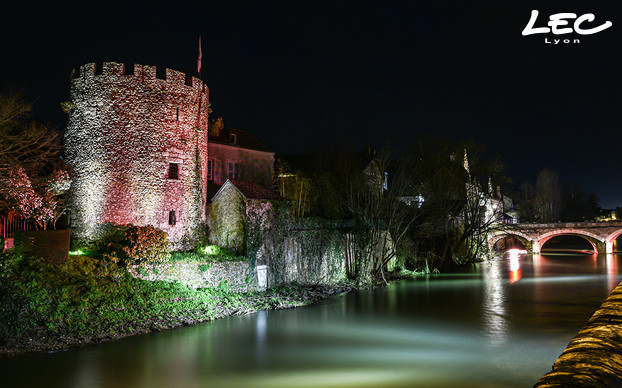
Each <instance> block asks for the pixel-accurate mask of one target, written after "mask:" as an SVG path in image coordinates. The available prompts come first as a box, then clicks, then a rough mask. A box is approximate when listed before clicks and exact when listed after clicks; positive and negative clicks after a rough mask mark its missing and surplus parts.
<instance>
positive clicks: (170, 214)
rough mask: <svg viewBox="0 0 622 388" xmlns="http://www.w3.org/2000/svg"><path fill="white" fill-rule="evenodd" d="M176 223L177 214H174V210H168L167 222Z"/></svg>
mask: <svg viewBox="0 0 622 388" xmlns="http://www.w3.org/2000/svg"><path fill="white" fill-rule="evenodd" d="M176 223H177V216H175V210H171V211H169V212H168V224H169V225H175V224H176Z"/></svg>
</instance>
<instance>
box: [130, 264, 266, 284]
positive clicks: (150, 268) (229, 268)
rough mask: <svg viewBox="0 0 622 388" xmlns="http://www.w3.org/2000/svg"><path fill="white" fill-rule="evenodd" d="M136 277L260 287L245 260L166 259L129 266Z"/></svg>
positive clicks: (252, 270) (151, 279) (152, 279)
mask: <svg viewBox="0 0 622 388" xmlns="http://www.w3.org/2000/svg"><path fill="white" fill-rule="evenodd" d="M129 271H130V273H131V274H132V275H133V276H134V277H137V278H140V279H144V280H149V281H154V280H161V281H165V282H179V283H182V284H184V285H186V286H188V287H191V288H206V287H219V286H220V287H222V286H226V287H228V288H230V289H232V290H235V291H240V292H246V291H253V290H260V287H259V285H258V283H257V274H256V271H255V268H254V267H252V266H251V265H250V264H249V263H248V262H245V261H242V262H240V261H235V262H233V261H232V262H205V263H167V264H143V265H141V266H132V267H130V268H129Z"/></svg>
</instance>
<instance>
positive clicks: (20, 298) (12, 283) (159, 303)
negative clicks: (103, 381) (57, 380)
mask: <svg viewBox="0 0 622 388" xmlns="http://www.w3.org/2000/svg"><path fill="white" fill-rule="evenodd" d="M1 256H2V257H1V260H0V280H1V282H0V305H1V306H2V309H0V359H1V358H6V357H13V356H20V355H25V354H29V353H37V352H55V351H63V350H66V349H68V348H74V347H79V346H85V345H93V344H98V343H102V342H107V341H111V340H118V339H122V338H125V337H129V336H134V335H139V334H148V333H154V332H159V331H162V330H168V329H172V328H176V327H181V326H188V325H194V324H197V323H201V322H209V321H212V320H215V319H219V318H224V317H229V316H236V315H246V314H252V313H255V312H257V311H260V310H274V309H286V308H293V307H301V306H306V305H309V304H311V303H314V302H317V301H320V300H324V299H326V298H329V297H332V296H335V295H338V294H340V293H343V292H349V291H352V290H354V289H355V287H354V286H352V285H348V284H343V285H337V286H320V285H318V286H302V285H297V284H290V285H284V286H278V287H274V288H270V289H268V290H266V291H251V292H245V293H242V292H237V291H235V290H232V289H230V288H229V287H228V286H227V285H226V284H223V285H221V286H219V287H215V288H199V289H193V288H189V287H187V286H185V285H182V284H180V283H168V282H161V281H154V282H151V281H145V280H141V279H136V278H134V277H132V276H131V275H129V273H127V271H126V270H125V269H120V268H110V266H109V263H106V261H105V260H97V259H92V258H88V257H84V256H70V258H69V259H68V260H67V261H66V262H64V263H62V264H58V265H52V264H48V263H46V262H45V261H44V260H41V259H34V258H28V259H23V258H21V257H20V256H18V255H15V254H11V253H4V254H1Z"/></svg>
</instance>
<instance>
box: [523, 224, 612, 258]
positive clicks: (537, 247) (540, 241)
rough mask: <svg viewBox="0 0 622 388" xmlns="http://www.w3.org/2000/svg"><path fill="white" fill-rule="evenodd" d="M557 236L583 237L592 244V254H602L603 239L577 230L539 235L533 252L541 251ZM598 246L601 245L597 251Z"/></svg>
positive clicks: (559, 230)
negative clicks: (600, 252)
mask: <svg viewBox="0 0 622 388" xmlns="http://www.w3.org/2000/svg"><path fill="white" fill-rule="evenodd" d="M558 236H578V237H583V238H584V239H585V240H587V241H588V242H589V243H590V244H592V247H593V248H594V252H596V253H599V251H601V250H602V251H603V252H602V253H604V249H603V247H602V245H604V244H605V242H606V239H605V238H603V237H601V236H599V235H597V234H595V233H592V232H589V231H586V230H579V229H557V230H553V231H550V232H547V233H544V234H541V235H539V236H538V237H537V239H536V241H535V242H534V246H533V251H534V252H540V251H541V250H542V247H543V246H544V244H545V243H546V242H547V241H549V240H550V239H552V238H553V237H558ZM599 245H601V249H600V250H599Z"/></svg>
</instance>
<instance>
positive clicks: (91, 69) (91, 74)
mask: <svg viewBox="0 0 622 388" xmlns="http://www.w3.org/2000/svg"><path fill="white" fill-rule="evenodd" d="M99 77H102V78H105V79H107V80H109V81H111V82H114V81H116V80H118V81H123V80H126V79H128V77H134V78H137V79H140V81H142V82H156V80H160V81H163V82H165V83H166V84H169V85H171V86H174V87H179V86H188V87H190V88H193V89H196V88H197V87H198V86H200V85H204V84H203V81H201V80H200V79H199V78H197V77H194V76H190V75H187V74H185V73H182V72H180V71H177V70H171V69H168V68H157V67H156V66H150V65H140V64H137V63H136V64H125V63H117V62H103V63H87V64H84V65H82V66H80V67H77V68H74V69H73V70H72V71H71V78H72V79H77V78H83V79H85V80H86V79H88V80H96V79H97V78H99Z"/></svg>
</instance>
